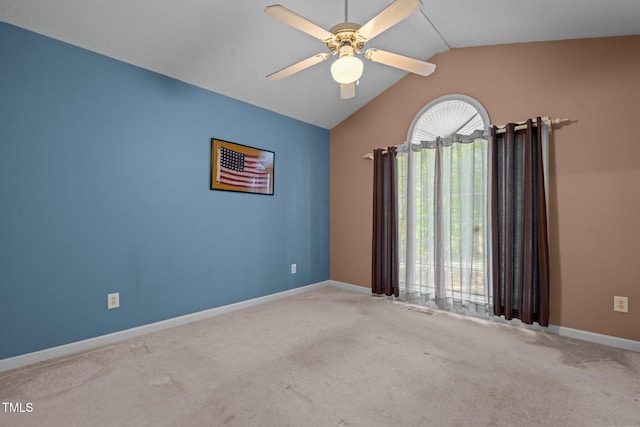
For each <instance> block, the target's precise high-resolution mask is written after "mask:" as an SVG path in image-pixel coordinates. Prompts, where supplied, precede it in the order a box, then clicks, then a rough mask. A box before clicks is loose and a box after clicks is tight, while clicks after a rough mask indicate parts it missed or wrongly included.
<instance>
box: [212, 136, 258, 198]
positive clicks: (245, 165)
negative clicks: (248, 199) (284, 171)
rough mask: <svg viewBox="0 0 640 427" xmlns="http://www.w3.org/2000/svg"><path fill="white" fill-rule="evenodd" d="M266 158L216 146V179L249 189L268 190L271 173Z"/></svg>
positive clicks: (221, 182) (219, 181) (222, 182)
mask: <svg viewBox="0 0 640 427" xmlns="http://www.w3.org/2000/svg"><path fill="white" fill-rule="evenodd" d="M268 160H269V159H267V158H265V156H261V155H251V154H245V153H240V152H238V151H234V150H230V149H229V148H226V147H222V146H218V173H217V176H216V181H217V182H218V183H220V184H227V185H233V186H234V187H240V188H244V189H248V190H251V191H268V190H269V189H270V187H271V174H270V173H269V170H268V169H267V164H268Z"/></svg>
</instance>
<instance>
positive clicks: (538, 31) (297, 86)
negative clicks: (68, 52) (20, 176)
mask: <svg viewBox="0 0 640 427" xmlns="http://www.w3.org/2000/svg"><path fill="white" fill-rule="evenodd" d="M276 1H280V2H281V4H282V5H283V6H285V7H287V8H289V9H291V10H293V11H295V12H297V13H298V14H300V15H302V16H304V17H306V18H308V19H309V20H311V21H313V22H315V23H316V24H318V25H320V26H321V27H324V28H326V29H329V28H331V27H332V26H333V25H335V24H337V23H340V22H343V21H344V1H343V0H317V1H309V0H276ZM276 1H272V0H228V1H221V0H180V1H178V0H0V20H2V21H5V22H8V23H10V24H14V25H17V26H19V27H23V28H26V29H29V30H32V31H35V32H37V33H41V34H44V35H47V36H50V37H53V38H55V39H59V40H62V41H65V42H68V43H71V44H74V45H77V46H80V47H83V48H86V49H89V50H92V51H95V52H98V53H101V54H104V55H107V56H110V57H113V58H116V59H119V60H121V61H125V62H128V63H131V64H134V65H138V66H140V67H143V68H146V69H149V70H153V71H156V72H159V73H162V74H165V75H168V76H171V77H174V78H176V79H179V80H182V81H185V82H188V83H191V84H194V85H197V86H200V87H203V88H206V89H210V90H213V91H215V92H218V93H221V94H224V95H227V96H230V97H233V98H236V99H240V100H242V101H245V102H248V103H250V104H254V105H257V106H260V107H263V108H266V109H269V110H272V111H275V112H278V113H281V114H284V115H286V116H289V117H293V118H296V119H299V120H302V121H304V122H307V123H312V124H315V125H318V126H321V127H324V128H328V129H330V128H332V127H334V126H336V125H337V124H338V123H340V122H341V121H342V120H344V119H345V118H347V117H348V116H349V115H350V114H352V113H353V112H355V111H356V110H357V109H359V108H360V107H362V106H363V105H365V104H366V103H367V102H369V101H370V100H371V99H373V98H374V97H376V96H377V95H378V94H380V93H381V92H383V91H384V90H385V89H387V88H388V87H389V86H391V85H392V84H394V83H395V82H397V81H398V80H399V79H401V78H402V77H403V76H404V75H405V74H406V73H405V72H403V71H400V70H396V69H393V68H390V67H387V66H384V65H381V64H376V63H372V62H370V61H365V71H364V75H363V77H362V78H361V80H360V84H359V85H358V87H357V89H356V97H355V98H352V99H348V100H342V99H340V94H339V86H338V85H337V83H335V82H333V80H332V79H331V76H330V73H329V67H330V65H331V61H332V60H333V58H331V59H330V60H328V61H325V62H323V63H321V64H319V65H316V66H314V67H312V68H310V69H307V70H305V71H302V72H300V73H298V74H296V75H294V76H291V77H289V78H286V79H284V80H280V81H271V80H267V79H266V78H265V76H266V75H268V74H270V73H272V72H274V71H277V70H279V69H281V68H283V67H285V66H287V65H290V64H292V63H294V62H297V61H299V60H301V59H304V58H307V57H309V56H311V55H313V54H316V53H320V52H327V51H328V50H327V48H326V46H325V45H323V44H322V43H321V42H319V41H318V40H316V39H314V38H312V37H310V36H308V35H306V34H303V33H301V32H299V31H297V30H295V29H292V28H290V27H288V26H286V25H285V24H283V23H281V22H279V21H277V20H275V19H273V18H271V17H269V16H267V15H265V14H264V13H263V11H264V8H265V7H266V6H267V5H269V4H273V3H275V2H276ZM390 2H391V0H351V1H349V20H350V21H352V22H357V23H359V24H364V23H365V22H366V21H368V20H369V19H370V18H372V17H373V16H375V14H376V13H378V12H379V11H380V10H382V9H384V8H385V7H386V6H387V5H388V4H389V3H390ZM422 3H423V6H422V8H421V10H420V11H417V12H415V13H414V14H413V15H411V16H410V17H409V18H408V19H407V20H405V21H403V22H401V23H400V24H398V25H396V26H394V27H392V28H391V29H389V30H388V31H386V32H384V33H382V34H381V35H379V36H378V37H376V38H375V39H373V40H371V41H370V42H368V43H367V48H370V47H376V48H380V49H384V50H389V51H392V52H396V53H400V54H403V55H407V56H412V57H415V58H418V59H423V60H429V58H431V57H432V56H434V55H436V54H437V53H441V52H444V51H446V50H448V49H450V48H456V47H467V46H477V45H490V44H502V43H514V42H527V41H541V40H559V39H570V38H588V37H603V36H617V35H628V34H640V0H606V1H605V0H536V1H530V0H486V1H480V0H422ZM437 72H438V70H436V73H437ZM424 78H426V79H428V78H429V77H424Z"/></svg>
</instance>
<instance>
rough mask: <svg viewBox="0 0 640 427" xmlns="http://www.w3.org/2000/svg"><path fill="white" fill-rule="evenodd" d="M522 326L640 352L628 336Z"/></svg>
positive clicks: (339, 284) (350, 287) (360, 290)
mask: <svg viewBox="0 0 640 427" xmlns="http://www.w3.org/2000/svg"><path fill="white" fill-rule="evenodd" d="M327 282H328V284H329V285H331V286H336V287H338V288H340V289H345V290H348V291H353V292H358V293H363V294H367V295H371V289H369V288H365V287H362V286H356V285H351V284H349V283H344V282H338V281H336V280H328V281H327ZM492 320H493V321H498V322H501V323H502V322H503V323H508V324H511V325H515V326H518V324H517V322H518V321H516V322H509V321H505V320H504V318H493V319H492ZM521 326H522V327H525V328H527V329H533V330H537V331H545V332H549V333H552V334H556V335H560V336H564V337H569V338H576V339H579V340H582V341H589V342H593V343H597V344H604V345H608V346H610V347H616V348H621V349H624V350H631V351H635V352H638V353H640V341H634V340H629V339H626V338H619V337H614V336H611V335H603V334H597V333H595V332H589V331H583V330H580V329H573V328H567V327H565V326H557V325H549V326H548V327H546V328H545V327H542V326H538V325H537V324H535V325H525V324H524V323H521Z"/></svg>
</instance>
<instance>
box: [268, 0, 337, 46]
mask: <svg viewBox="0 0 640 427" xmlns="http://www.w3.org/2000/svg"><path fill="white" fill-rule="evenodd" d="M264 13H266V14H267V15H269V16H271V17H273V18H276V19H278V20H280V21H282V22H284V23H285V24H287V25H290V26H292V27H293V28H295V29H297V30H300V31H302V32H303V33H307V34H309V35H310V36H313V37H315V38H317V39H319V40H320V41H323V42H325V43H326V42H328V41H330V40H333V38H334V35H333V34H332V33H330V32H329V31H327V30H325V29H324V28H322V27H320V26H318V25H316V24H314V23H313V22H311V21H309V20H308V19H306V18H303V17H302V16H300V15H298V14H297V13H295V12H293V11H291V10H289V9H287V8H286V7H284V6H281V5H279V4H274V5H271V6H267V7H266V8H265V9H264Z"/></svg>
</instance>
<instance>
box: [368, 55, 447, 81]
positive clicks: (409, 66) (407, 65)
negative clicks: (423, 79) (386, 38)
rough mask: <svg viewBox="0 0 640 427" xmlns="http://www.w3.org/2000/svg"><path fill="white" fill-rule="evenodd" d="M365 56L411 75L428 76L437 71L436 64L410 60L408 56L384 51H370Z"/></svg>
mask: <svg viewBox="0 0 640 427" xmlns="http://www.w3.org/2000/svg"><path fill="white" fill-rule="evenodd" d="M364 56H365V57H366V58H367V59H370V60H372V61H373V62H379V63H380V64H384V65H389V66H390V67H395V68H400V69H401V70H405V71H409V72H410V73H415V74H420V75H421V76H428V75H429V74H431V73H433V72H434V71H435V70H436V66H435V64H432V63H430V62H425V61H420V60H418V59H414V58H409V57H408V56H403V55H398V54H397V53H392V52H386V51H384V50H378V49H369V50H367V51H366V52H365V54H364Z"/></svg>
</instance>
